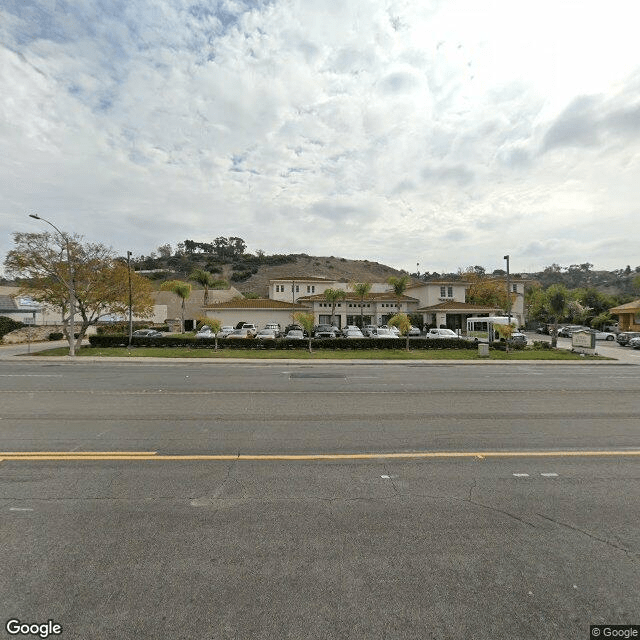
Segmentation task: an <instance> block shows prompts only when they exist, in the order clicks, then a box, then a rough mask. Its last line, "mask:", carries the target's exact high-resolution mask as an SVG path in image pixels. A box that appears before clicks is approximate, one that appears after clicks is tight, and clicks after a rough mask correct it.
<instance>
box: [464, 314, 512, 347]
mask: <svg viewBox="0 0 640 640" xmlns="http://www.w3.org/2000/svg"><path fill="white" fill-rule="evenodd" d="M495 324H505V325H506V324H512V325H513V326H514V327H517V326H518V321H517V320H516V318H514V317H513V316H511V323H509V318H508V316H484V317H472V318H467V337H468V338H477V339H478V340H479V341H480V342H493V341H494V340H499V339H500V336H499V335H498V334H497V332H496V331H495V329H494V328H493V325H495Z"/></svg>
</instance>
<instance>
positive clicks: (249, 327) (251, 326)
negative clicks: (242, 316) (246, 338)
mask: <svg viewBox="0 0 640 640" xmlns="http://www.w3.org/2000/svg"><path fill="white" fill-rule="evenodd" d="M240 328H241V329H246V330H247V331H250V332H251V335H253V336H255V335H256V333H258V327H256V325H255V324H251V323H249V322H245V323H244V324H243V325H242V326H241V327H240Z"/></svg>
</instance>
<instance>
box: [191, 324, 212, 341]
mask: <svg viewBox="0 0 640 640" xmlns="http://www.w3.org/2000/svg"><path fill="white" fill-rule="evenodd" d="M215 337H216V334H215V333H213V331H211V327H210V326H208V325H206V324H205V325H204V327H202V328H201V329H200V331H198V333H196V338H215Z"/></svg>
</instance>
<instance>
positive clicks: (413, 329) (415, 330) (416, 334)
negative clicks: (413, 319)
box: [409, 325, 420, 338]
mask: <svg viewBox="0 0 640 640" xmlns="http://www.w3.org/2000/svg"><path fill="white" fill-rule="evenodd" d="M409 336H410V337H412V338H417V337H419V336H420V329H418V327H414V326H413V325H411V328H410V329H409Z"/></svg>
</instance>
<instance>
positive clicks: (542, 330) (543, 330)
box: [536, 324, 553, 336]
mask: <svg viewBox="0 0 640 640" xmlns="http://www.w3.org/2000/svg"><path fill="white" fill-rule="evenodd" d="M552 329H553V325H552V324H541V325H540V326H539V327H538V328H537V329H536V333H539V334H541V335H545V336H548V335H549V334H550V333H551V330H552Z"/></svg>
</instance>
